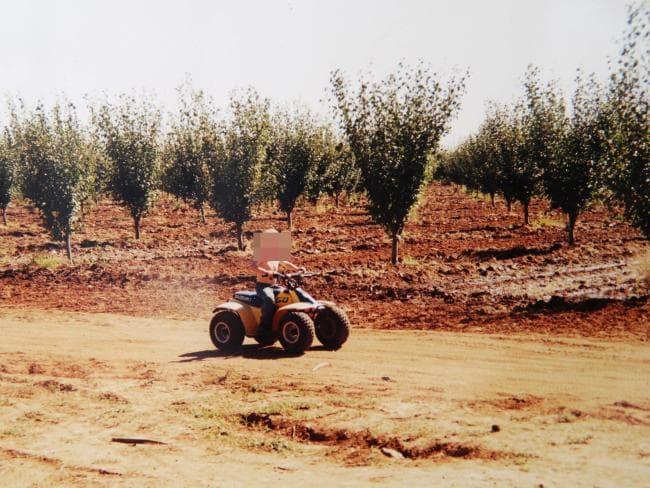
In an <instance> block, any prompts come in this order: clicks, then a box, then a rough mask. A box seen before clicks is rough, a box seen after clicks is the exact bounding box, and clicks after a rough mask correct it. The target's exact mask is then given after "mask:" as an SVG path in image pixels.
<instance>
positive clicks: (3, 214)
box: [2, 207, 7, 225]
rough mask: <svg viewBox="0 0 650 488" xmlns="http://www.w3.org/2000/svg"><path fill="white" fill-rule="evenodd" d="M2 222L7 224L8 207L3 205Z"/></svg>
mask: <svg viewBox="0 0 650 488" xmlns="http://www.w3.org/2000/svg"><path fill="white" fill-rule="evenodd" d="M2 224H3V225H7V207H2Z"/></svg>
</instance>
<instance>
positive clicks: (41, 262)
mask: <svg viewBox="0 0 650 488" xmlns="http://www.w3.org/2000/svg"><path fill="white" fill-rule="evenodd" d="M32 264H33V265H34V266H38V267H39V268H44V269H56V268H58V267H60V266H63V265H64V264H65V260H64V259H62V258H60V257H59V256H55V255H44V256H34V258H33V259H32Z"/></svg>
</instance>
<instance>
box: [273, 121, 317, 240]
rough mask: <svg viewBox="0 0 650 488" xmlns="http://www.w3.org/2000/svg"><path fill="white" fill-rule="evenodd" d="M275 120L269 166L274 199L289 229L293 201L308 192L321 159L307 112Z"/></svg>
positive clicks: (315, 127) (312, 125)
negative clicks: (311, 176)
mask: <svg viewBox="0 0 650 488" xmlns="http://www.w3.org/2000/svg"><path fill="white" fill-rule="evenodd" d="M275 119H276V120H275V121H274V122H275V123H274V124H273V131H272V139H271V144H270V146H269V150H268V160H269V165H268V167H269V169H270V171H271V173H272V177H273V181H274V185H275V190H276V191H275V197H276V198H277V200H278V202H279V203H280V209H281V210H282V211H283V212H284V213H285V214H286V216H287V227H288V228H289V229H291V228H292V214H293V210H294V208H295V207H296V202H297V201H298V198H300V196H301V195H302V194H303V193H304V192H305V190H306V189H307V184H308V182H309V176H310V173H311V172H312V170H313V168H314V166H315V165H316V163H317V162H318V160H319V158H320V153H321V147H320V142H321V141H320V135H319V131H320V129H319V128H318V127H317V125H316V122H315V120H314V118H313V117H312V115H311V114H310V113H309V112H295V113H293V114H291V113H287V112H284V113H282V112H281V113H279V114H278V115H277V116H276V118H275Z"/></svg>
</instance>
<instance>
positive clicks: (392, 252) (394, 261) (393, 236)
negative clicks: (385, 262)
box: [390, 232, 399, 265]
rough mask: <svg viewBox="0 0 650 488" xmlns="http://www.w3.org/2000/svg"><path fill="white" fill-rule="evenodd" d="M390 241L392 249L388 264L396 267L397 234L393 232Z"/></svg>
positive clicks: (397, 254) (397, 258)
mask: <svg viewBox="0 0 650 488" xmlns="http://www.w3.org/2000/svg"><path fill="white" fill-rule="evenodd" d="M392 239H393V248H392V250H391V254H390V262H391V263H392V264H394V265H396V264H397V263H398V262H399V234H398V233H397V232H393V235H392Z"/></svg>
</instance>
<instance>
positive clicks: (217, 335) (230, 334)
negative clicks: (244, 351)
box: [210, 310, 246, 353]
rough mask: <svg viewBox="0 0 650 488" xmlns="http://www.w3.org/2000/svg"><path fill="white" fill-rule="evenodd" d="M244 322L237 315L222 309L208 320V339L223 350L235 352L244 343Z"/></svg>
mask: <svg viewBox="0 0 650 488" xmlns="http://www.w3.org/2000/svg"><path fill="white" fill-rule="evenodd" d="M245 335H246V331H245V330H244V324H242V322H241V319H240V318H239V316H238V315H236V314H234V313H232V312H228V311H225V310H222V311H220V312H217V313H216V314H215V316H214V317H212V320H211V321H210V339H212V343H213V344H214V345H215V346H216V347H217V349H219V350H220V351H223V352H231V353H232V352H237V351H239V349H241V345H242V344H243V343H244V336H245Z"/></svg>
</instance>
